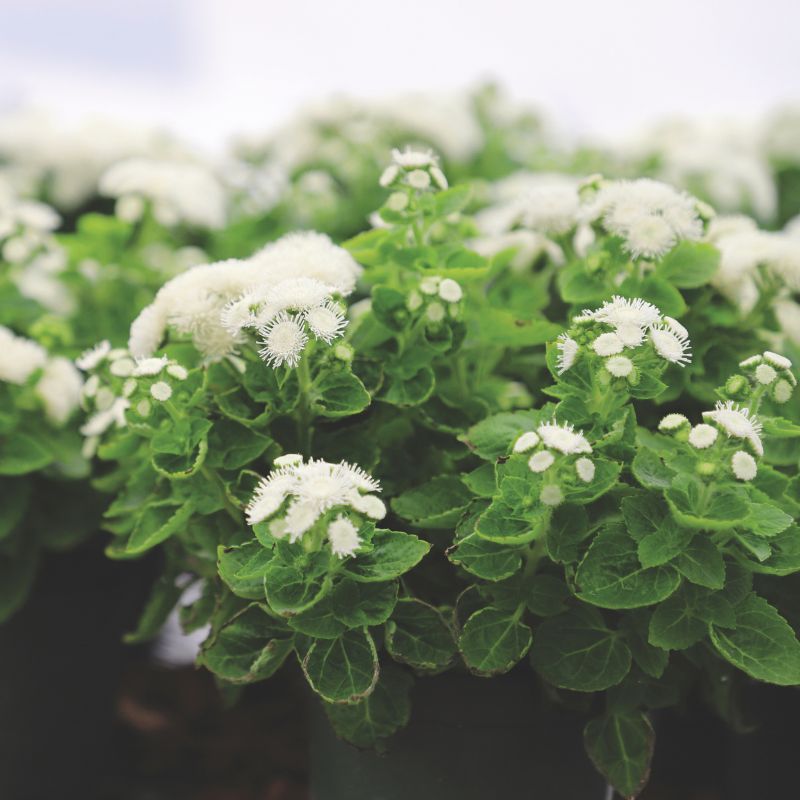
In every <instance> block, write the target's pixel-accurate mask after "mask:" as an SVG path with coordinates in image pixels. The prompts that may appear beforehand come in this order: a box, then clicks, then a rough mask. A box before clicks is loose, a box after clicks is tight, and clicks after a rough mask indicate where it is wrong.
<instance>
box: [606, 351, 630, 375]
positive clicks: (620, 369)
mask: <svg viewBox="0 0 800 800" xmlns="http://www.w3.org/2000/svg"><path fill="white" fill-rule="evenodd" d="M603 363H604V365H605V368H606V369H607V370H608V371H609V372H610V373H611V374H612V375H613V376H614V377H615V378H626V377H627V376H628V375H630V374H631V372H633V361H631V360H630V359H629V358H628V357H627V356H611V357H610V358H607V359H606V360H605V361H604V362H603Z"/></svg>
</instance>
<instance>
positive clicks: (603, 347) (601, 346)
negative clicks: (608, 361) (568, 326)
mask: <svg viewBox="0 0 800 800" xmlns="http://www.w3.org/2000/svg"><path fill="white" fill-rule="evenodd" d="M624 349H625V345H624V343H623V341H622V339H620V338H619V336H618V335H617V334H616V333H601V334H600V335H599V336H598V337H597V338H596V339H595V340H594V341H593V342H592V350H594V351H595V353H597V355H599V356H613V355H616V354H617V353H621V352H622V351H623V350H624Z"/></svg>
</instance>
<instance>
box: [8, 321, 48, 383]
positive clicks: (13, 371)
mask: <svg viewBox="0 0 800 800" xmlns="http://www.w3.org/2000/svg"><path fill="white" fill-rule="evenodd" d="M46 362H47V351H46V350H45V349H44V348H43V347H42V346H41V345H40V344H38V343H37V342H33V341H31V340H30V339H25V338H24V337H22V336H17V335H16V334H15V333H13V331H11V330H9V329H8V328H6V327H5V326H3V325H0V381H7V382H8V383H16V384H23V383H25V381H26V380H28V378H29V377H30V375H31V374H32V373H33V372H35V371H36V370H37V369H41V368H42V367H44V365H45V364H46Z"/></svg>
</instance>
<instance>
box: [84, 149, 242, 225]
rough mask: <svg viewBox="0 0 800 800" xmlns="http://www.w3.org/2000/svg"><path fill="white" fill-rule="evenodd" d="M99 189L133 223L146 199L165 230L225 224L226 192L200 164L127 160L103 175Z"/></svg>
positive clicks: (214, 177) (138, 159)
mask: <svg viewBox="0 0 800 800" xmlns="http://www.w3.org/2000/svg"><path fill="white" fill-rule="evenodd" d="M99 189H100V193H101V194H104V195H106V196H108V197H116V198H119V199H120V201H122V202H121V203H120V204H119V205H118V209H117V210H118V212H121V213H122V214H123V215H124V216H127V217H128V218H129V219H132V220H135V219H138V218H139V216H140V215H141V210H142V209H141V201H142V199H146V200H148V201H149V202H150V203H151V204H152V208H153V215H154V216H155V218H156V219H157V220H158V222H160V223H161V224H162V225H165V226H168V227H171V226H173V225H178V224H180V223H185V224H187V225H196V226H199V227H203V228H222V227H224V225H225V222H226V217H227V209H226V198H225V192H224V190H223V188H222V185H221V184H220V182H219V180H218V179H217V178H216V176H215V175H214V174H213V173H212V172H211V171H210V170H209V169H208V168H207V167H205V166H204V165H202V164H196V163H191V162H183V161H164V160H156V159H152V158H129V159H126V160H124V161H120V162H119V163H117V164H115V165H114V166H113V167H111V168H110V169H109V170H107V171H106V172H105V173H104V174H103V176H102V177H101V178H100V184H99ZM128 198H131V199H128Z"/></svg>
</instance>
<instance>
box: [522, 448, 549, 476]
mask: <svg viewBox="0 0 800 800" xmlns="http://www.w3.org/2000/svg"><path fill="white" fill-rule="evenodd" d="M555 460H556V459H555V456H554V455H553V454H552V453H551V452H550V451H549V450H540V451H539V452H538V453H534V454H533V455H532V456H531V457H530V458H529V459H528V469H529V470H530V471H531V472H544V471H545V470H548V469H549V468H550V467H551V466H552V465H553V462H554V461H555Z"/></svg>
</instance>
